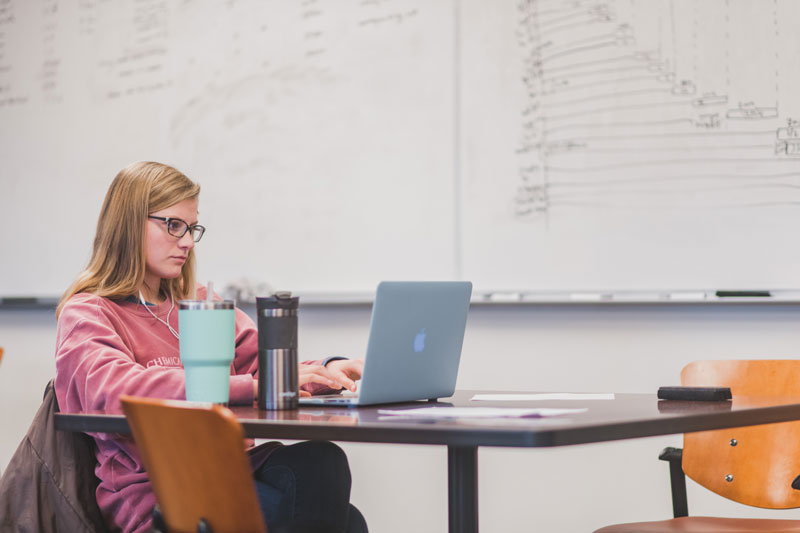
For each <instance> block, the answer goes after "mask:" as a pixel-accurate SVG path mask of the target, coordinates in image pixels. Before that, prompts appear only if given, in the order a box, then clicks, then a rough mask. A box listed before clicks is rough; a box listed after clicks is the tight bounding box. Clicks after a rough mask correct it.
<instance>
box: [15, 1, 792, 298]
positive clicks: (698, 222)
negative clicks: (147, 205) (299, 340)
mask: <svg viewBox="0 0 800 533" xmlns="http://www.w3.org/2000/svg"><path fill="white" fill-rule="evenodd" d="M798 25H800V2H795V1H792V0H770V1H764V0H737V1H736V2H730V1H727V0H591V1H585V0H527V1H526V0H497V1H493V2H485V1H482V0H435V1H423V0H338V1H336V2H322V1H320V0H302V1H300V2H280V1H277V0H270V1H260V0H259V1H256V0H250V1H246V0H229V1H227V2H216V1H212V0H205V1H201V0H180V1H177V0H176V1H173V2H165V1H163V0H138V1H136V2H132V1H125V2H122V1H112V0H82V1H79V2H74V1H66V0H43V1H41V2H28V1H24V0H9V1H7V2H4V3H0V162H2V163H0V228H2V230H0V250H2V252H1V253H2V256H3V261H2V262H1V263H0V296H41V297H52V296H54V295H58V294H60V293H61V292H62V291H63V290H64V288H66V286H67V285H68V284H69V283H70V282H71V281H72V279H73V278H74V276H75V275H76V274H77V272H79V271H80V269H81V268H82V267H83V266H84V265H85V263H86V261H87V260H88V256H89V252H90V245H91V239H92V235H93V234H94V226H95V224H96V219H97V215H98V213H99V208H100V205H101V203H102V199H103V195H104V194H105V191H106V189H107V187H108V185H109V183H110V181H111V179H112V178H113V176H114V175H115V174H116V172H117V171H118V170H119V169H120V168H122V167H124V166H125V165H127V164H128V163H130V162H133V161H137V160H155V161H163V162H165V163H169V164H172V165H174V166H175V167H177V168H178V169H180V170H182V171H183V172H184V173H186V174H187V175H188V176H189V177H190V178H192V179H194V180H195V181H197V182H198V183H200V185H201V187H202V193H201V199H200V222H201V223H202V224H204V225H205V226H207V228H208V231H207V233H206V236H205V237H204V238H203V241H202V242H201V243H200V244H199V245H198V247H197V248H196V251H197V255H198V265H199V267H198V277H199V279H200V280H201V281H207V280H213V281H214V282H215V285H216V286H217V287H225V286H226V285H229V284H237V285H251V286H252V285H257V284H259V283H267V284H269V286H270V287H272V288H277V289H289V290H294V291H297V292H301V293H302V292H307V293H327V294H342V293H361V292H369V291H372V290H374V287H375V285H376V283H377V282H378V281H379V280H382V279H452V278H461V279H469V280H472V281H473V283H474V286H475V290H476V292H482V291H497V290H523V291H525V290H528V291H557V290H578V289H579V290H612V291H613V290H619V291H636V290H650V289H694V288H698V289H708V288H768V289H769V288H772V289H775V288H800V246H798V245H797V239H796V238H795V234H796V233H797V228H800V209H799V206H800V124H799V123H798V122H797V121H798V119H800V109H798V108H799V107H800V98H798V97H797V95H798V94H800V69H798V68H797V65H799V64H800V40H798V39H797V34H796V27H798Z"/></svg>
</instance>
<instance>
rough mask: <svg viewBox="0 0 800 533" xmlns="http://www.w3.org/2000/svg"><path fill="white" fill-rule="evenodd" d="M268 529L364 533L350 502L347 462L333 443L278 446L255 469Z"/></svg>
mask: <svg viewBox="0 0 800 533" xmlns="http://www.w3.org/2000/svg"><path fill="white" fill-rule="evenodd" d="M254 476H255V479H256V489H257V491H258V499H259V501H260V503H261V510H262V511H263V513H264V519H265V521H266V523H267V528H268V529H269V531H270V533H281V532H283V531H286V532H289V531H291V532H303V533H305V532H308V533H311V532H332V533H333V532H341V533H366V532H367V523H366V521H365V520H364V516H363V515H362V514H361V513H360V512H359V510H358V509H356V508H355V507H353V506H352V505H350V466H349V465H348V463H347V456H346V455H345V453H344V452H343V451H342V449H341V448H339V447H338V446H337V445H335V444H333V443H331V442H324V441H308V442H301V443H299V444H293V445H291V446H282V447H281V448H278V449H277V450H275V451H274V452H272V453H271V454H270V455H269V457H268V458H267V460H266V462H265V463H264V464H263V465H261V467H259V468H258V470H256V471H255V473H254Z"/></svg>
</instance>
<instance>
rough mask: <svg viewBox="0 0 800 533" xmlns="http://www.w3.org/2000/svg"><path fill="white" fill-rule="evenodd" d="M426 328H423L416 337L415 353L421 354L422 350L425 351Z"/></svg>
mask: <svg viewBox="0 0 800 533" xmlns="http://www.w3.org/2000/svg"><path fill="white" fill-rule="evenodd" d="M425 335H426V333H425V328H422V331H420V332H419V333H417V336H416V337H414V351H415V352H417V353H420V352H421V351H422V350H424V349H425Z"/></svg>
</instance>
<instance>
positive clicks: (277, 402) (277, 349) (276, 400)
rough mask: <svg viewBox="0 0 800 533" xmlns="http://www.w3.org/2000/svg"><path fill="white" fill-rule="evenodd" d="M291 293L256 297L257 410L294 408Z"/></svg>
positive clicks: (294, 329) (294, 320) (294, 336)
mask: <svg viewBox="0 0 800 533" xmlns="http://www.w3.org/2000/svg"><path fill="white" fill-rule="evenodd" d="M299 302H300V299H299V298H297V297H296V296H295V297H294V298H293V297H292V293H291V292H276V293H275V294H273V295H272V296H269V297H265V298H256V309H257V314H258V407H259V408H261V409H297V397H298V395H299V393H298V386H297V308H298V305H299Z"/></svg>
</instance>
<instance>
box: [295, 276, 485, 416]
mask: <svg viewBox="0 0 800 533" xmlns="http://www.w3.org/2000/svg"><path fill="white" fill-rule="evenodd" d="M471 294H472V283H470V282H468V281H384V282H382V283H381V284H379V285H378V291H377V294H376V295H375V303H374V304H373V306H372V321H371V323H370V328H369V341H368V342H367V352H366V355H365V357H364V372H363V374H362V376H361V383H360V385H359V387H358V391H357V394H355V395H347V394H336V395H324V396H312V397H310V398H300V400H299V401H300V404H301V405H316V406H319V405H338V406H341V405H350V406H356V405H373V404H379V403H392V402H408V401H414V400H427V399H436V398H446V397H448V396H452V395H453V392H454V391H455V388H456V378H457V377H458V362H459V360H460V359H461V345H462V344H463V342H464V330H465V329H466V325H467V312H468V311H469V301H470V296H471Z"/></svg>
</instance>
